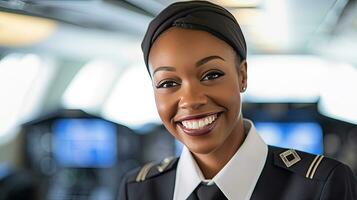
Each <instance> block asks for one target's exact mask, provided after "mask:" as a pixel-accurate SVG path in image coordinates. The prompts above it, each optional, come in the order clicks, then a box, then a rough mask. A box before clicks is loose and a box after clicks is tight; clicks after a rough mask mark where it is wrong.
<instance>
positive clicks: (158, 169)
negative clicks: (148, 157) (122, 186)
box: [133, 157, 178, 182]
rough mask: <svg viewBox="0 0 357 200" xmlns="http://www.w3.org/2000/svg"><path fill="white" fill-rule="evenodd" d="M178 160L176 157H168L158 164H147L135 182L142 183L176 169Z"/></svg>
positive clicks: (137, 174) (139, 172) (137, 175)
mask: <svg viewBox="0 0 357 200" xmlns="http://www.w3.org/2000/svg"><path fill="white" fill-rule="evenodd" d="M177 160H178V158H176V157H168V158H165V159H163V160H162V161H161V162H158V163H154V162H150V163H147V164H145V165H144V166H143V167H141V169H140V170H139V171H138V172H137V173H136V177H135V182H142V181H145V180H147V179H150V178H153V177H156V176H159V175H161V174H164V173H165V172H166V171H168V170H170V169H172V168H173V167H174V165H175V163H176V161H177ZM133 181H134V180H133Z"/></svg>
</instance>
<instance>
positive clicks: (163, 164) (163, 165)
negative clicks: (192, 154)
mask: <svg viewBox="0 0 357 200" xmlns="http://www.w3.org/2000/svg"><path fill="white" fill-rule="evenodd" d="M174 158H175V157H168V158H165V159H164V160H163V161H162V162H161V163H160V165H159V166H157V170H158V171H159V172H163V171H164V170H165V169H166V167H167V166H169V164H170V163H171V161H172V160H173V159H174Z"/></svg>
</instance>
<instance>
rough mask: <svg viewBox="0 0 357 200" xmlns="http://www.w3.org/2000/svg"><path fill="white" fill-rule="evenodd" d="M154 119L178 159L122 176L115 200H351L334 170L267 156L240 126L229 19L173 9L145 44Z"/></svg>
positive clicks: (287, 153)
mask: <svg viewBox="0 0 357 200" xmlns="http://www.w3.org/2000/svg"><path fill="white" fill-rule="evenodd" d="M142 49H143V53H144V59H145V63H146V66H147V69H148V72H149V74H150V76H151V78H152V84H153V87H154V94H155V101H156V106H157V110H158V113H159V115H160V118H161V119H162V122H163V124H164V125H165V127H166V128H167V130H168V131H169V132H170V133H171V134H172V135H173V136H174V137H175V138H176V139H178V140H179V141H181V142H182V143H183V144H184V145H185V147H184V149H183V151H182V154H181V156H180V158H179V159H177V158H176V159H165V160H164V161H163V162H161V163H158V164H152V163H149V164H147V165H145V166H144V167H142V168H140V169H136V170H134V171H132V172H130V173H129V174H127V175H126V176H125V178H124V180H123V183H122V185H121V189H120V191H119V196H120V199H129V200H131V199H155V200H158V199H165V200H166V199H175V200H183V199H289V200H293V199H357V194H356V193H357V192H356V191H357V189H356V187H357V186H356V181H355V179H354V177H353V174H352V172H351V170H350V169H349V168H348V167H347V166H346V165H344V164H342V163H339V162H338V161H335V160H332V159H328V158H324V157H323V156H320V155H319V156H316V155H311V154H307V153H304V152H299V151H294V150H287V149H282V148H277V147H271V146H269V147H268V146H267V145H266V144H265V143H264V141H263V140H262V139H261V138H260V137H259V135H258V134H257V133H256V130H255V128H254V125H253V124H252V122H251V121H249V120H246V119H243V117H242V113H241V105H242V104H241V97H240V93H242V92H244V91H245V90H246V88H247V62H246V55H247V50H246V44H245V40H244V37H243V34H242V32H241V29H240V27H239V25H238V23H237V21H236V20H235V18H234V17H233V16H232V15H231V14H230V13H229V12H228V11H227V10H225V9H224V8H222V7H220V6H218V5H215V4H212V3H209V2H204V1H194V2H192V1H191V2H179V3H174V4H172V5H170V6H169V7H167V8H166V9H164V10H163V11H162V12H161V13H160V14H159V15H158V16H157V17H156V18H155V19H154V20H153V21H152V22H151V23H150V25H149V27H148V30H147V33H146V35H145V38H144V40H143V43H142Z"/></svg>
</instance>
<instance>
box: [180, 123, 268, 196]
mask: <svg viewBox="0 0 357 200" xmlns="http://www.w3.org/2000/svg"><path fill="white" fill-rule="evenodd" d="M244 123H249V125H248V126H245V127H250V129H249V131H248V134H247V136H246V138H245V140H244V142H243V144H242V145H241V146H240V148H239V149H238V151H237V152H236V153H235V154H234V155H233V157H232V158H231V159H230V160H229V161H228V163H227V164H226V165H225V166H224V167H223V169H222V170H221V171H219V172H218V174H216V176H214V177H213V179H212V180H205V179H204V176H203V174H202V172H201V170H200V168H199V167H198V165H197V163H196V161H195V159H194V158H193V156H192V155H191V153H190V151H189V150H188V149H187V148H186V147H185V146H184V147H183V150H182V153H181V156H180V159H179V162H178V165H177V171H176V180H175V191H174V198H173V199H174V200H185V199H187V198H188V197H189V196H190V195H191V193H192V192H193V191H194V190H195V188H196V187H197V186H198V185H199V184H200V183H201V182H209V183H208V184H213V183H215V184H216V185H217V186H218V187H219V189H220V190H221V191H222V192H223V194H224V195H225V196H226V197H227V198H228V199H229V200H248V199H249V198H250V197H251V195H252V193H253V190H254V188H255V185H256V183H257V181H258V179H259V176H260V173H261V172H262V170H263V167H264V164H265V161H266V158H267V154H268V146H267V145H266V144H265V142H264V141H263V139H262V138H261V137H260V136H259V135H258V133H257V132H256V129H255V127H254V125H253V123H252V122H251V121H249V120H246V119H244Z"/></svg>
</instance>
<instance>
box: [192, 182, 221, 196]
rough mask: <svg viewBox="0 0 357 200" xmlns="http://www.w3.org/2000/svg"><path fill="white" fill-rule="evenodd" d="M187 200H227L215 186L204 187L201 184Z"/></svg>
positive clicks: (204, 185)
mask: <svg viewBox="0 0 357 200" xmlns="http://www.w3.org/2000/svg"><path fill="white" fill-rule="evenodd" d="M187 200H227V197H226V196H224V194H223V192H222V191H221V190H220V189H219V188H218V187H217V185H216V184H213V185H206V184H204V183H201V184H200V185H199V186H197V188H196V189H195V191H193V192H192V194H191V195H190V196H189V197H188V198H187Z"/></svg>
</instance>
